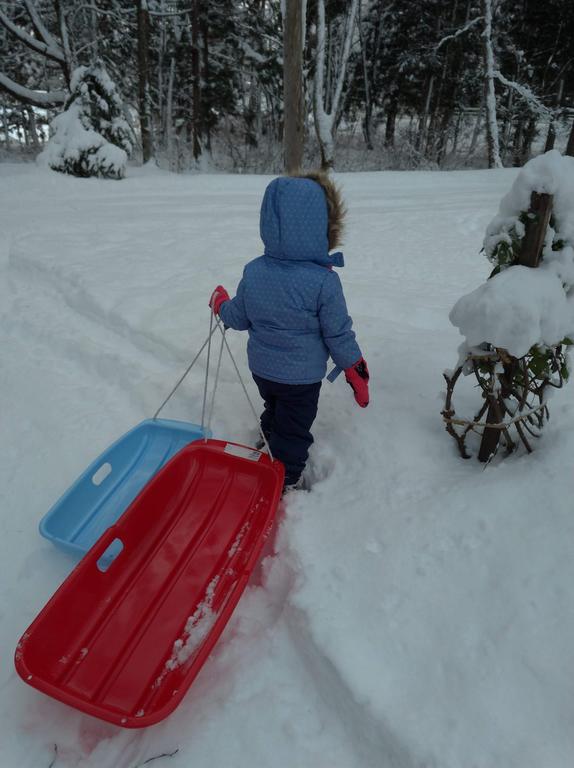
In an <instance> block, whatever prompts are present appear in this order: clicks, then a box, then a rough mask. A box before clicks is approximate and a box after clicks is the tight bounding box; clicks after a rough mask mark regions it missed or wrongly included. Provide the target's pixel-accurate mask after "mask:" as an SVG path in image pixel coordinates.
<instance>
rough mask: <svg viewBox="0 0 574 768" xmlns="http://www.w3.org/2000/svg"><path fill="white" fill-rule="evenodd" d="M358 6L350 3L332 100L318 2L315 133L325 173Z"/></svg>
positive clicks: (322, 0) (355, 0) (322, 12)
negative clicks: (326, 84) (326, 83)
mask: <svg viewBox="0 0 574 768" xmlns="http://www.w3.org/2000/svg"><path fill="white" fill-rule="evenodd" d="M357 6H358V0H351V7H350V9H349V12H348V17H347V29H346V33H345V40H344V43H343V52H342V55H341V61H340V65H339V71H338V73H337V76H336V77H334V78H333V94H332V97H331V98H329V93H327V94H325V93H323V90H324V70H325V0H318V2H317V61H316V67H315V97H314V101H313V112H314V115H315V130H316V132H317V140H318V142H319V149H320V152H321V168H322V169H323V170H329V169H330V168H332V167H333V161H334V148H335V142H334V133H335V126H336V122H337V115H338V112H339V106H340V102H341V95H342V93H343V87H344V84H345V79H346V74H347V63H348V61H349V54H350V51H351V38H352V35H353V30H354V27H355V16H356V14H357ZM325 104H330V111H329V112H327V111H326V108H325Z"/></svg>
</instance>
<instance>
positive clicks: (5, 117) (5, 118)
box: [2, 104, 10, 148]
mask: <svg viewBox="0 0 574 768" xmlns="http://www.w3.org/2000/svg"><path fill="white" fill-rule="evenodd" d="M2 130H3V132H4V144H5V146H6V147H7V148H8V147H9V146H10V132H9V128H8V112H7V110H6V105H4V104H3V105H2Z"/></svg>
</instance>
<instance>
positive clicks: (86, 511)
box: [39, 419, 211, 557]
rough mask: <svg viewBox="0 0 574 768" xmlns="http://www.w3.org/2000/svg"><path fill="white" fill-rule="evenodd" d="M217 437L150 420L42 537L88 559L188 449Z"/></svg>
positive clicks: (45, 526)
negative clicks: (174, 458) (156, 477)
mask: <svg viewBox="0 0 574 768" xmlns="http://www.w3.org/2000/svg"><path fill="white" fill-rule="evenodd" d="M209 437H211V432H210V431H209V430H207V429H202V428H201V427H200V426H198V425H197V424H191V423H189V422H184V421H174V420H171V419H146V420H145V421H142V422H140V423H139V424H137V425H136V426H135V427H133V428H132V429H131V430H129V432H126V433H125V434H124V435H122V436H121V437H120V438H118V440H116V441H115V442H114V443H113V444H112V445H111V446H110V447H109V448H107V449H106V450H105V451H104V452H103V453H101V454H100V455H99V456H98V458H97V459H95V460H94V461H93V462H92V463H91V464H90V465H89V466H88V467H87V469H86V470H84V472H83V473H82V474H81V475H80V476H79V477H78V479H77V480H76V481H75V482H74V483H73V484H72V485H71V486H70V487H69V488H68V490H67V491H66V492H65V493H64V494H63V495H62V496H61V497H60V499H58V501H57V502H56V503H55V504H54V505H53V506H52V507H51V509H50V510H49V511H48V512H47V513H46V514H45V515H44V517H43V518H42V520H41V521H40V526H39V528H40V533H41V535H42V536H44V538H46V539H48V540H49V541H51V542H52V543H53V544H55V545H56V546H57V547H59V548H60V549H63V550H64V551H66V552H68V553H70V554H73V555H75V556H76V557H83V556H84V555H85V554H86V552H88V551H89V549H91V547H92V546H93V545H94V544H95V543H96V541H97V540H98V539H99V538H100V536H101V535H102V534H103V533H104V532H105V531H106V530H107V529H108V528H109V527H110V526H111V525H113V524H114V523H115V522H116V521H117V520H118V519H119V518H120V517H121V515H122V514H123V513H124V512H125V511H126V509H127V508H128V507H129V506H130V504H131V503H132V501H133V500H134V499H135V498H136V496H138V494H139V493H140V491H141V490H143V488H144V487H145V486H146V485H147V483H148V482H149V481H150V480H151V479H152V477H153V476H154V475H155V474H157V472H158V471H159V470H160V469H161V467H163V465H164V464H165V463H166V462H167V461H169V459H170V458H171V457H172V456H174V455H175V454H176V453H177V452H178V451H180V450H181V449H182V448H183V447H184V446H185V445H188V444H189V443H192V442H194V441H196V440H201V439H204V438H209Z"/></svg>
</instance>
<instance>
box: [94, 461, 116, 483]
mask: <svg viewBox="0 0 574 768" xmlns="http://www.w3.org/2000/svg"><path fill="white" fill-rule="evenodd" d="M111 471H112V465H111V464H110V462H109V461H106V463H105V464H102V466H101V467H100V468H99V469H98V470H96V472H94V474H93V475H92V483H93V484H94V485H101V484H102V483H103V482H104V480H105V479H106V477H107V476H108V475H109V474H110V473H111Z"/></svg>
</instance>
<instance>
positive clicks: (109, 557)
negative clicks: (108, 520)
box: [96, 539, 124, 573]
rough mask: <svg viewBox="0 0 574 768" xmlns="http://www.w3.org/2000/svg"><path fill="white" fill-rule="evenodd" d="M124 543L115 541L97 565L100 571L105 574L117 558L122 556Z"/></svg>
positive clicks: (118, 540)
mask: <svg viewBox="0 0 574 768" xmlns="http://www.w3.org/2000/svg"><path fill="white" fill-rule="evenodd" d="M123 548H124V543H123V541H122V540H121V539H114V540H113V541H112V543H111V544H110V545H109V547H107V548H106V550H105V552H104V553H103V554H102V555H101V556H100V558H99V560H98V562H97V563H96V565H97V567H98V571H100V572H101V573H105V572H106V571H107V570H108V569H109V567H110V566H111V564H112V563H113V562H114V561H115V560H116V558H117V557H118V556H119V555H120V554H121V552H122V550H123Z"/></svg>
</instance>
